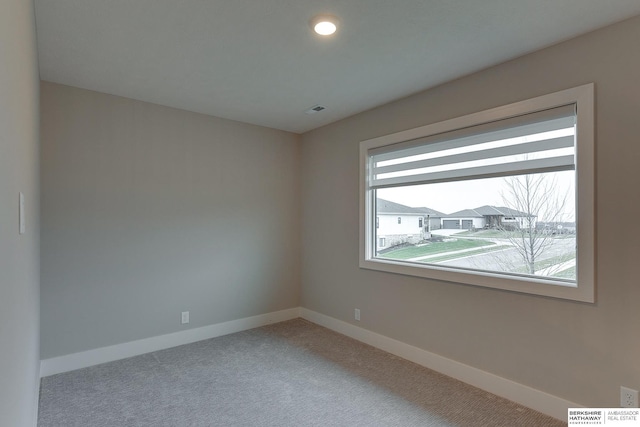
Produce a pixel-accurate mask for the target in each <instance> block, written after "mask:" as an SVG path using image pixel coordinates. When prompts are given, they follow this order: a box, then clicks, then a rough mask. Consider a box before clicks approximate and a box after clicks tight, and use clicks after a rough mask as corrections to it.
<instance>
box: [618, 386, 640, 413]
mask: <svg viewBox="0 0 640 427" xmlns="http://www.w3.org/2000/svg"><path fill="white" fill-rule="evenodd" d="M620 406H621V407H622V408H637V407H638V390H633V389H631V388H627V387H620Z"/></svg>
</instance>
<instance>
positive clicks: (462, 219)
mask: <svg viewBox="0 0 640 427" xmlns="http://www.w3.org/2000/svg"><path fill="white" fill-rule="evenodd" d="M529 218H533V219H534V220H535V215H529V214H527V213H525V212H520V211H517V210H515V209H511V208H506V207H504V206H503V207H498V206H489V205H485V206H481V207H479V208H475V209H464V210H461V211H458V212H454V213H452V214H450V215H445V216H444V217H443V218H442V228H445V229H459V230H473V229H479V228H510V227H511V228H519V227H524V226H526V225H527V223H528V220H529ZM534 226H535V224H534Z"/></svg>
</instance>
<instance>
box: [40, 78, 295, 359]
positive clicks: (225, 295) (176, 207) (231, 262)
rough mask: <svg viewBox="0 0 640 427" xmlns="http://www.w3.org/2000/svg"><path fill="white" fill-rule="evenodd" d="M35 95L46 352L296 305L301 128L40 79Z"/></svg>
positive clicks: (46, 355) (100, 344)
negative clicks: (184, 315)
mask: <svg viewBox="0 0 640 427" xmlns="http://www.w3.org/2000/svg"><path fill="white" fill-rule="evenodd" d="M41 105H42V257H41V262H42V352H41V355H42V358H43V359H47V358H51V357H54V356H60V355H65V354H70V353H74V352H79V351H83V350H88V349H94V348H99V347H103V346H108V345H112V344H118V343H123V342H127V341H132V340H136V339H141V338H147V337H152V336H156V335H161V334H166V333H171V332H176V331H180V330H183V329H187V328H195V327H199V326H206V325H211V324H215V323H220V322H224V321H228V320H233V319H239V318H244V317H248V316H253V315H259V314H264V313H268V312H273V311H277V310H282V309H287V308H292V307H297V306H298V304H299V298H298V296H299V289H300V285H299V264H300V260H299V253H300V250H299V249H300V248H299V223H300V212H299V196H298V195H299V179H298V176H299V137H298V136H297V135H294V134H291V133H287V132H282V131H276V130H272V129H266V128H261V127H258V126H252V125H246V124H241V123H238V122H233V121H229V120H222V119H217V118H214V117H209V116H204V115H200V114H195V113H189V112H186V111H181V110H176V109H172V108H166V107H161V106H158V105H153V104H148V103H144V102H139V101H134V100H130V99H126V98H120V97H115V96H110V95H105V94H101V93H97V92H91V91H86V90H81V89H77V88H71V87H68V86H61V85H57V84H53V83H48V82H42V89H41ZM187 310H188V311H190V314H191V323H190V324H189V325H186V326H182V325H181V324H180V312H182V311H187Z"/></svg>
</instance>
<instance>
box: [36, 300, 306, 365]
mask: <svg viewBox="0 0 640 427" xmlns="http://www.w3.org/2000/svg"><path fill="white" fill-rule="evenodd" d="M297 317H300V309H299V308H298V307H296V308H290V309H287V310H281V311H276V312H273V313H267V314H261V315H258V316H252V317H245V318H244V319H237V320H231V321H228V322H223V323H217V324H215V325H209V326H203V327H201V328H195V329H187V330H185V331H180V332H174V333H171V334H166V335H159V336H156V337H151V338H145V339H141V340H137V341H131V342H126V343H122V344H116V345H111V346H108V347H101V348H96V349H94V350H87V351H82V352H79V353H73V354H67V355H64V356H59V357H53V358H51V359H44V360H41V361H40V377H47V376H49V375H55V374H59V373H62V372H68V371H73V370H75V369H81V368H86V367H89V366H93V365H99V364H101V363H106V362H113V361H114V360H120V359H125V358H127V357H133V356H138V355H140V354H144V353H149V352H152V351H158V350H163V349H166V348H171V347H176V346H179V345H184V344H190V343H192V342H196V341H201V340H206V339H209V338H215V337H219V336H222V335H228V334H233V333H235V332H241V331H246V330H247V329H253V328H258V327H260V326H264V325H269V324H271V323H276V322H283V321H285V320H291V319H295V318H297Z"/></svg>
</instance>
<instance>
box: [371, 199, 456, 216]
mask: <svg viewBox="0 0 640 427" xmlns="http://www.w3.org/2000/svg"><path fill="white" fill-rule="evenodd" d="M376 212H378V213H383V214H384V213H387V214H411V215H429V216H431V217H443V216H446V215H445V214H443V213H442V212H438V211H437V210H435V209H430V208H426V207H421V208H412V207H410V206H405V205H401V204H400V203H395V202H390V201H389V200H384V199H380V198H378V199H376Z"/></svg>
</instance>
